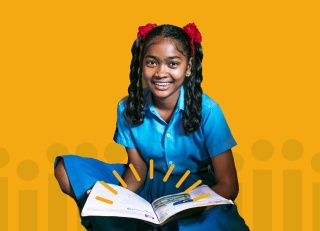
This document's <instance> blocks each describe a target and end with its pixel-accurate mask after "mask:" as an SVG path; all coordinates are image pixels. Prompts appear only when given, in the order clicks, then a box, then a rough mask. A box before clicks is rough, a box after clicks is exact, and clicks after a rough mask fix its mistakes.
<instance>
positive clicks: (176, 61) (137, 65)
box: [55, 23, 249, 231]
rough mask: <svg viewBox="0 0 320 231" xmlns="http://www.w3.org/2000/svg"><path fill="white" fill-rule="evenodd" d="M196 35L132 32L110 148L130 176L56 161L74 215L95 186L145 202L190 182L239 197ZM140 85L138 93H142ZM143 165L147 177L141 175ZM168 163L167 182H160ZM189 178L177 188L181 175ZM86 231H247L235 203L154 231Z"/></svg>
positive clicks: (126, 225) (136, 225)
mask: <svg viewBox="0 0 320 231" xmlns="http://www.w3.org/2000/svg"><path fill="white" fill-rule="evenodd" d="M201 42H202V37H201V34H200V32H199V31H198V29H197V27H196V26H195V25H194V23H191V24H188V25H187V26H185V27H183V28H180V27H177V26H173V25H161V26H156V25H155V24H147V25H146V26H143V27H139V32H138V38H137V39H136V40H135V42H134V44H133V46H132V50H131V51H132V60H131V65H130V69H131V71H130V85H129V88H128V96H126V97H125V98H123V99H122V100H121V101H120V102H119V104H118V109H117V127H116V131H115V134H114V140H115V142H117V143H119V144H121V145H123V146H124V147H125V148H126V151H127V154H128V164H132V165H133V166H134V168H135V169H136V170H137V172H138V174H139V176H140V178H141V180H140V181H137V180H136V178H135V175H134V173H133V172H132V171H131V169H130V168H127V166H123V165H111V164H107V163H103V162H101V161H98V160H95V159H90V158H82V157H78V156H74V155H67V156H62V157H58V158H57V160H56V168H55V175H56V178H57V180H58V182H59V184H60V186H61V188H62V190H63V191H64V192H65V193H67V194H68V195H70V196H72V197H73V198H75V200H76V201H77V203H78V206H79V208H80V209H81V208H82V206H83V204H84V202H85V200H86V197H87V195H86V193H85V192H86V190H87V189H89V188H90V187H92V185H93V184H94V183H95V182H96V181H97V180H104V181H105V182H109V183H118V182H117V180H116V179H115V177H114V176H113V175H112V174H111V172H112V170H116V171H117V172H118V173H121V174H122V178H123V179H124V181H125V182H126V184H127V188H128V189H129V190H131V191H134V192H136V193H137V194H139V195H140V196H142V197H143V198H145V199H146V200H148V201H149V202H151V201H153V200H154V199H156V198H159V197H161V196H165V195H169V194H173V193H178V192H183V191H184V190H186V189H187V188H188V187H190V186H191V185H193V184H194V183H195V182H197V181H198V180H202V183H204V184H207V185H209V186H210V187H211V188H212V190H213V191H215V192H216V193H218V194H220V195H221V196H223V197H225V198H228V199H231V200H234V199H235V198H236V197H237V195H238V191H239V186H238V179H237V173H236V168H235V164H234V160H233V155H232V151H231V148H232V147H234V146H235V145H236V142H235V140H234V138H233V136H232V134H231V132H230V129H229V127H228V124H227V122H226V120H225V117H224V115H223V113H222V110H221V108H220V106H219V105H218V104H217V103H216V102H215V101H214V100H213V99H211V98H210V97H209V96H208V95H206V94H204V93H203V92H202V88H201V82H202V78H203V77H202V58H203V53H202V46H201ZM143 80H144V82H145V84H146V86H147V87H146V88H143V87H142V81H143ZM150 160H153V161H154V176H153V179H150V177H147V176H148V171H149V167H150V166H149V163H150ZM173 165H174V168H173V170H172V172H171V175H170V177H169V178H168V180H167V181H166V182H164V180H163V179H164V176H165V174H166V173H167V172H168V170H169V168H170V167H171V166H173ZM187 171H190V174H189V175H188V177H187V178H186V180H185V181H184V182H183V183H182V185H181V186H180V187H179V188H176V187H175V185H176V184H177V182H178V181H179V180H180V178H181V177H182V175H183V174H184V173H185V172H187ZM82 224H83V225H84V226H85V227H86V228H87V229H88V230H170V231H175V230H190V231H191V230H192V231H197V230H199V231H200V230H201V231H206V230H208V231H209V230H221V231H222V230H223V231H226V230H238V231H241V230H249V228H248V227H247V226H246V224H245V222H244V220H243V219H242V218H241V217H240V215H239V214H238V211H237V208H236V206H235V205H220V206H218V207H215V208H213V209H207V210H205V211H202V212H199V213H197V214H196V215H193V216H190V217H185V218H181V219H177V220H174V221H171V222H169V223H167V224H165V225H163V226H162V227H159V228H155V227H152V226H151V225H149V224H146V223H144V222H142V221H140V220H134V219H126V218H105V217H86V218H82Z"/></svg>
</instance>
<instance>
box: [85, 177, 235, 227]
mask: <svg viewBox="0 0 320 231" xmlns="http://www.w3.org/2000/svg"><path fill="white" fill-rule="evenodd" d="M220 204H233V202H232V201H231V200H227V199H225V198H223V197H221V196H219V195H218V194H216V193H215V192H214V191H213V190H211V189H210V188H209V187H208V186H207V185H201V186H198V187H196V188H194V189H193V190H191V191H190V192H189V193H184V192H182V193H177V194H172V195H168V196H164V197H160V198H158V199H156V200H154V201H153V202H152V203H151V204H150V203H149V202H148V201H146V200H145V199H143V198H142V197H140V196H139V195H138V194H136V193H134V192H131V191H130V190H128V189H126V188H123V187H121V186H118V185H113V184H106V183H104V182H99V181H98V182H96V184H95V185H94V186H93V188H92V190H91V193H90V195H89V197H88V199H87V201H86V203H85V205H84V207H83V209H82V212H81V216H113V217H128V218H135V219H140V220H144V221H146V222H148V223H152V224H154V225H155V226H160V225H162V224H164V223H166V222H168V221H169V220H172V219H174V218H175V217H180V216H179V214H181V213H183V211H184V212H186V213H187V212H188V211H191V210H190V209H192V208H199V207H206V206H214V205H220ZM187 210H188V211H187ZM188 214H190V213H188ZM174 215H176V216H174ZM169 218H171V219H169Z"/></svg>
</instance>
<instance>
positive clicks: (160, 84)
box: [155, 82, 170, 86]
mask: <svg viewBox="0 0 320 231" xmlns="http://www.w3.org/2000/svg"><path fill="white" fill-rule="evenodd" d="M169 84H170V83H156V82H155V85H158V86H168V85H169Z"/></svg>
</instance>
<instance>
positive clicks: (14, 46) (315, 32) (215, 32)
mask: <svg viewBox="0 0 320 231" xmlns="http://www.w3.org/2000/svg"><path fill="white" fill-rule="evenodd" d="M210 2H211V1H190V0H185V1H167V0H163V1H143V0H141V1H90V2H89V1H60V0H58V1H35V0H30V1H14V0H13V1H5V0H3V1H1V2H0V40H1V43H0V179H2V181H1V182H6V180H7V182H8V184H7V185H8V186H7V187H8V189H6V188H1V189H0V194H1V196H2V197H3V198H5V197H6V196H7V197H8V200H7V207H8V210H7V211H3V209H2V213H1V217H0V221H1V220H2V221H1V222H0V227H1V225H2V228H1V230H27V229H26V227H27V226H28V225H30V227H34V230H50V229H52V230H70V231H71V230H83V229H82V228H81V227H80V226H79V225H78V223H79V220H78V214H77V213H78V212H77V209H76V206H75V204H74V202H73V201H72V200H71V199H65V198H66V196H65V195H64V194H62V193H61V192H60V191H59V189H58V186H57V185H56V184H54V183H53V181H52V174H53V166H52V163H53V159H54V156H55V155H58V154H62V153H65V152H68V153H77V154H79V155H89V156H94V157H98V158H99V159H101V160H104V161H111V162H112V161H125V157H124V156H123V153H122V152H120V154H119V156H118V157H114V156H113V155H114V153H118V150H119V147H118V146H116V145H115V144H113V141H112V137H113V132H114V129H115V122H116V104H117V102H118V101H119V100H120V99H121V98H122V97H123V96H125V95H126V93H127V86H128V84H129V80H128V74H129V65H130V60H131V53H130V49H131V45H132V42H133V40H134V39H135V38H136V34H137V28H138V26H140V25H145V24H146V23H149V22H151V23H157V24H163V23H170V24H175V25H178V26H184V25H186V24H187V23H189V22H195V23H196V25H197V26H198V28H199V30H200V32H201V33H202V36H203V50H204V61H203V74H204V82H203V90H204V92H206V93H207V94H209V95H210V96H211V97H212V98H214V99H215V100H216V101H217V102H218V103H219V104H220V105H221V106H222V109H223V111H224V113H225V116H226V118H227V120H228V122H229V125H230V127H231V129H232V131H233V134H234V136H235V138H236V140H237V142H238V146H236V147H235V148H234V152H235V158H236V164H237V167H238V170H239V182H240V184H241V193H240V195H239V199H238V204H239V211H240V213H241V214H242V216H243V217H244V218H245V220H246V222H247V224H248V225H249V226H250V227H251V229H252V230H258V228H257V227H272V230H302V229H301V227H300V228H299V227H297V226H296V229H289V228H286V227H287V226H286V224H285V222H284V220H285V219H284V218H285V216H286V212H288V211H289V212H288V213H290V208H286V206H289V205H288V204H286V203H284V201H285V198H286V197H287V196H290V195H283V193H284V192H288V191H290V187H291V186H292V187H293V188H294V181H293V184H291V186H290V183H288V184H286V183H285V182H284V180H283V179H284V177H283V176H284V172H285V171H288V170H294V171H296V172H297V173H299V172H301V173H302V178H301V180H302V182H301V183H300V184H298V185H300V186H299V187H301V189H300V190H301V191H302V193H301V194H299V193H298V194H297V195H298V197H299V196H300V198H301V197H302V201H301V200H300V201H298V202H297V203H298V204H299V203H300V204H301V203H302V208H301V216H302V217H295V216H296V215H292V217H291V218H292V221H293V222H294V221H296V220H299V219H300V220H302V227H303V230H316V229H315V227H320V225H319V223H317V221H316V220H315V217H314V213H317V214H320V213H319V207H320V204H319V199H315V198H317V197H319V196H315V195H313V194H314V192H315V191H316V190H315V187H316V185H317V184H315V183H320V178H319V176H320V145H319V131H320V122H319V118H320V110H319V99H320V96H319V86H320V84H319V82H320V81H319V77H320V71H319V63H320V56H319V54H320V46H319V41H320V36H319V21H320V18H319V15H320V14H319V10H320V8H319V1H315V0H305V1H302V0H300V1H284V0H280V1H274V0H272V1H248V0H244V1H213V2H211V3H210ZM120 150H121V149H120ZM110 153H112V155H111V156H110ZM115 158H116V159H115ZM259 171H262V172H263V171H264V172H265V173H267V174H269V173H270V176H271V178H270V182H269V183H270V184H271V185H272V187H271V194H272V195H270V194H269V195H268V194H266V195H265V196H266V198H269V199H267V200H266V201H267V202H268V200H269V202H272V203H271V204H272V216H271V221H269V220H268V219H267V220H266V222H267V223H268V225H266V226H264V225H263V224H258V223H257V222H256V223H255V220H254V219H256V221H259V222H260V220H261V222H263V221H264V219H263V218H264V216H266V217H268V214H264V212H266V211H265V210H264V208H260V209H259V208H258V209H257V208H255V207H254V205H255V203H256V204H259V203H261V202H259V201H255V199H254V198H255V197H254V196H255V195H254V192H256V191H258V189H259V188H260V187H263V186H264V185H268V184H265V183H266V182H263V181H261V182H259V181H258V182H259V184H253V182H254V180H253V179H255V176H256V177H258V176H260V175H258V172H259ZM258 179H259V177H258ZM266 179H269V178H266ZM267 183H268V182H267ZM5 185H6V184H2V186H3V187H4V186H5ZM284 185H286V186H284ZM288 185H289V186H288ZM50 187H51V188H53V189H54V191H53V194H52V192H51V191H49V188H50ZM51 188H50V189H51ZM7 191H8V192H7ZM318 192H319V190H318ZM28 193H30V195H31V196H30V200H28V199H27V202H26V201H21V200H23V199H24V198H28V195H29V194H28ZM32 193H33V194H32ZM50 193H51V194H50ZM262 194H263V192H262ZM32 195H33V196H32ZM52 198H55V199H56V200H55V203H51V204H50V201H49V200H51V199H52ZM64 200H67V202H66V203H67V206H64V204H63V201H64ZM2 202H3V201H2ZM3 203H4V202H3ZM28 203H29V204H28ZM59 203H61V204H59ZM52 204H54V206H53V205H52ZM262 204H263V203H262ZM50 205H52V206H53V207H52V208H50ZM1 206H2V205H0V210H1ZM26 206H30V207H32V209H30V210H27V209H26V208H25V207H26ZM59 207H60V208H61V209H62V211H61V212H59V211H58V210H57V209H58V208H59ZM2 208H3V207H2ZM254 208H255V210H254ZM28 211H29V212H28ZM32 211H34V212H32ZM267 212H268V211H267ZM64 213H65V214H66V216H67V221H61V222H60V220H59V219H60V218H59V214H60V215H61V214H64ZM35 214H36V219H35ZM293 214H296V213H294V212H293ZM6 216H7V217H6ZM55 216H57V217H55ZM28 217H31V219H28ZM6 219H8V222H6ZM32 219H33V220H32ZM33 221H35V222H36V224H29V223H30V222H33ZM51 221H55V222H54V223H50V222H51ZM28 222H29V223H28ZM64 222H65V223H64ZM270 223H271V225H270ZM21 224H23V225H21ZM25 224H26V226H24V225H25ZM53 224H54V225H53ZM60 226H61V227H60ZM53 227H55V228H53ZM259 230H262V229H261V228H260V229H259Z"/></svg>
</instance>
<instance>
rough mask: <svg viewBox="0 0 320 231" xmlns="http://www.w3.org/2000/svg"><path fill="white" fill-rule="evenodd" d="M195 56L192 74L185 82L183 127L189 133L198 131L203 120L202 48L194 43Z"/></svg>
mask: <svg viewBox="0 0 320 231" xmlns="http://www.w3.org/2000/svg"><path fill="white" fill-rule="evenodd" d="M194 49H195V52H194V55H193V64H192V74H191V75H190V76H189V77H187V78H186V82H185V89H186V91H185V109H184V116H183V119H182V123H183V127H184V129H185V130H186V131H187V132H194V131H196V130H197V129H198V128H199V126H200V124H201V118H202V88H201V83H202V80H203V76H202V59H203V53H202V46H201V44H199V43H194Z"/></svg>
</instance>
